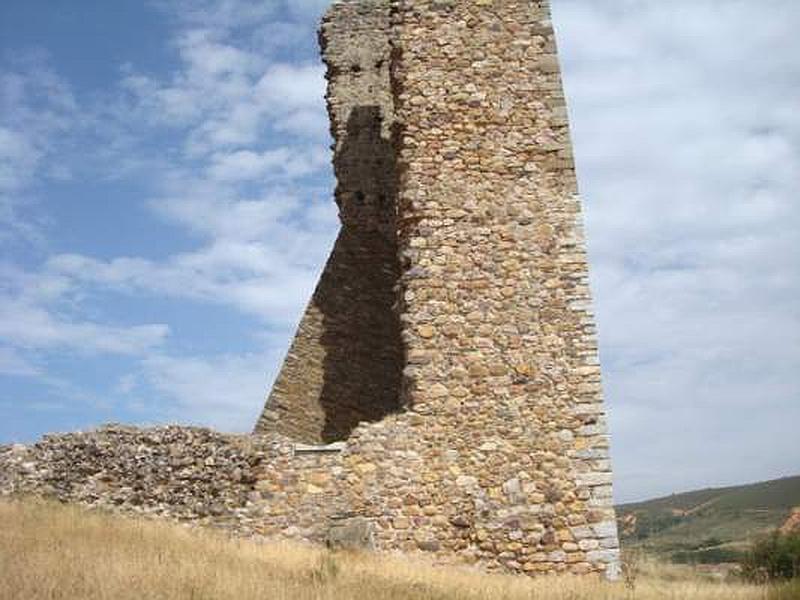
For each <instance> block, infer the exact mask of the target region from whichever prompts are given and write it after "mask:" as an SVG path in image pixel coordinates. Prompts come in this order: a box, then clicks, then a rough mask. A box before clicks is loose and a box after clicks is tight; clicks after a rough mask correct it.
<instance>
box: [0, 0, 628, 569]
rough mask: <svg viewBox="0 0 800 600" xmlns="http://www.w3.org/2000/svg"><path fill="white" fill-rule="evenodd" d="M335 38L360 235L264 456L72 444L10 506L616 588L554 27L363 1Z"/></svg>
mask: <svg viewBox="0 0 800 600" xmlns="http://www.w3.org/2000/svg"><path fill="white" fill-rule="evenodd" d="M321 39H322V44H323V49H324V56H325V59H326V62H327V64H328V79H329V92H328V102H329V110H330V114H331V120H332V128H333V131H334V135H335V138H336V148H335V156H334V163H335V170H336V174H337V179H338V186H337V190H336V199H337V202H338V204H339V207H340V214H341V218H342V232H341V233H340V236H339V239H338V241H337V243H336V247H335V249H334V252H333V254H332V256H331V259H330V260H329V263H328V265H327V267H326V270H325V272H324V274H323V276H322V279H321V281H320V284H319V286H318V288H317V291H316V292H315V295H314V298H313V299H312V302H311V304H310V306H309V308H308V310H307V312H306V315H305V316H304V318H303V321H302V323H301V326H300V328H299V331H298V334H297V337H296V338H295V341H294V344H293V345H292V350H291V351H290V354H289V356H288V357H287V360H286V363H285V365H284V368H283V371H282V372H281V375H280V377H279V378H278V381H277V383H276V386H275V388H274V389H273V392H272V395H271V396H270V399H269V402H268V403H267V407H266V409H265V412H264V415H263V417H262V419H261V420H260V422H259V425H258V426H257V428H256V430H257V432H258V433H260V434H263V435H254V436H251V437H235V436H234V437H232V436H220V435H219V434H213V433H211V432H203V433H198V431H197V430H191V429H182V428H169V429H166V430H147V431H139V430H119V429H114V428H112V429H110V430H103V431H100V432H96V433H93V434H75V436H72V437H70V436H54V437H50V438H47V439H45V440H44V441H43V442H41V443H40V444H39V445H36V446H33V447H29V448H22V447H18V448H11V449H5V450H0V493H14V492H26V491H28V492H34V493H43V494H51V495H56V496H57V497H60V498H62V499H65V500H71V501H79V502H83V503H89V504H101V505H117V506H119V507H121V508H122V509H123V510H126V511H135V512H148V513H149V512H156V513H157V514H166V515H168V516H175V517H176V518H181V519H188V520H197V521H199V522H203V523H210V524H219V525H222V526H225V527H229V528H231V529H234V530H236V531H239V532H241V533H243V534H263V535H281V536H286V537H296V538H302V539H311V540H318V541H321V540H324V539H325V538H326V537H329V536H330V535H331V531H338V530H339V529H340V526H341V523H342V522H343V521H344V522H347V519H353V518H356V519H358V523H359V524H360V525H359V526H361V525H363V524H364V523H369V524H370V527H371V528H372V532H371V536H370V537H372V538H373V540H374V545H375V547H376V548H377V549H378V550H381V551H390V550H401V551H404V552H424V553H427V554H429V555H430V556H431V557H432V558H434V559H435V560H436V561H438V562H466V563H474V564H478V565H481V566H483V567H486V568H489V569H501V570H506V571H511V572H521V573H528V574H535V573H549V572H572V573H590V572H605V573H606V574H607V575H609V576H614V575H615V573H616V569H617V565H618V554H619V550H618V541H617V532H616V525H615V519H614V510H613V505H612V496H611V466H610V462H609V454H608V435H607V432H606V425H605V416H604V409H603V399H602V392H601V386H600V371H599V366H598V360H597V346H596V342H595V337H594V328H593V318H592V316H591V314H590V312H589V305H590V298H589V289H588V285H587V281H586V274H587V263H586V257H585V252H584V241H583V234H582V231H581V223H580V220H581V217H580V201H579V199H578V196H577V186H576V180H575V174H574V168H573V162H572V156H571V150H570V141H569V132H568V128H567V113H566V108H565V103H564V96H563V92H562V88H561V81H560V76H559V68H558V61H557V58H556V47H555V39H554V35H553V30H552V25H551V23H550V17H549V13H548V8H547V6H546V4H545V3H544V2H542V1H534V0H528V1H525V2H520V1H514V0H472V1H470V2H461V1H454V0H394V1H393V2H391V4H390V3H389V2H388V0H386V1H383V2H380V1H372V2H342V3H337V4H335V5H334V6H333V7H332V9H331V11H330V12H329V14H328V16H327V17H326V20H325V21H324V23H323V28H322V35H321ZM390 45H391V51H390ZM387 58H388V61H387ZM389 69H390V70H391V78H390V71H389ZM390 93H391V95H390ZM390 130H391V132H392V135H391V137H390ZM345 438H346V443H345V444H344V445H343V446H342V447H341V448H340V447H335V448H330V447H325V448H316V449H315V448H304V447H302V446H298V445H297V444H296V443H295V442H297V441H301V442H320V441H329V440H341V439H345ZM98 482H100V483H102V485H99V483H98ZM98 486H99V487H98ZM98 490H99V491H98ZM134 499H135V500H134ZM173 504H174V506H175V507H176V508H174V509H173V508H172V507H173Z"/></svg>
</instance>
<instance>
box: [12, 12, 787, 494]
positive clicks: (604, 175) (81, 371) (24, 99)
mask: <svg viewBox="0 0 800 600" xmlns="http://www.w3.org/2000/svg"><path fill="white" fill-rule="evenodd" d="M552 4H553V13H554V22H555V25H556V30H557V34H558V38H559V44H560V50H561V55H562V63H563V69H564V79H565V85H566V91H567V95H568V100H569V106H570V114H571V120H572V130H573V138H574V143H575V153H576V157H577V162H578V169H579V180H580V185H581V191H582V195H583V197H584V203H585V209H586V222H587V233H588V237H589V248H590V258H591V263H592V284H593V289H594V293H595V298H596V312H597V317H598V324H599V333H600V342H601V353H602V361H603V364H604V380H605V388H606V395H607V398H608V406H609V413H610V421H611V430H612V435H613V444H614V445H613V453H614V460H615V469H616V482H617V487H616V494H617V499H618V500H627V499H632V498H641V497H646V496H651V495H656V494H661V493H669V492H671V491H677V490H683V489H690V488H693V487H698V486H704V485H713V484H726V483H735V482H739V481H746V480H757V479H763V478H769V477H775V476H780V475H787V474H794V473H797V472H799V471H800V468H799V467H800V441H798V436H797V435H796V424H797V423H798V422H800V375H798V373H800V314H799V313H800V310H799V309H798V306H800V303H798V302H797V298H798V296H800V277H799V276H798V274H799V273H800V258H799V256H800V252H798V247H799V246H800V244H798V242H800V239H798V237H799V235H800V234H799V233H798V232H800V207H799V206H798V202H797V189H798V185H799V184H800V117H798V115H797V111H796V106H797V104H798V100H800V98H798V95H800V93H799V92H798V90H800V65H799V64H798V63H797V60H796V57H797V56H800V38H798V37H797V36H796V35H795V31H796V29H797V27H798V26H800V5H798V4H797V3H796V2H794V0H765V1H764V2H761V3H758V5H755V4H753V3H752V2H746V1H740V0H725V1H724V2H723V1H720V0H691V1H689V0H679V1H676V2H670V3H664V2H661V1H655V0H615V1H614V2H610V1H609V2H597V1H596V0H553V2H552ZM326 5H327V2H326V1H324V0H292V1H291V2H288V1H287V2H281V1H278V0H274V1H269V0H259V1H258V2H253V1H246V0H194V1H188V0H173V1H167V0H163V1H151V2H139V1H135V2H134V1H132V0H125V1H123V0H120V1H119V2H113V3H112V2H101V1H99V0H76V1H71V2H67V1H64V0H62V1H57V2H53V1H52V0H48V1H46V2H45V1H44V0H24V1H23V0H5V1H4V2H3V3H2V4H0V442H9V441H31V440H34V439H35V438H36V437H38V436H39V435H41V434H42V433H45V432H47V431H53V430H57V431H64V430H71V429H82V428H89V427H92V426H95V425H97V424H100V423H102V422H106V421H125V422H133V423H141V424H146V423H161V422H191V423H197V424H205V425H211V426H214V427H217V428H220V429H223V430H231V431H245V430H248V429H249V428H250V427H251V425H252V423H253V422H254V420H255V418H256V415H257V413H258V412H259V410H260V409H261V406H262V403H263V399H264V396H265V394H266V391H267V389H268V386H269V383H270V382H271V380H272V378H273V377H274V375H275V373H276V371H277V369H278V367H279V365H280V361H281V359H282V356H283V353H284V352H285V348H286V346H287V344H288V342H289V340H290V337H291V334H292V331H293V328H294V325H295V323H296V321H297V319H298V318H299V315H300V313H301V311H302V309H303V307H304V305H305V303H306V301H307V299H308V296H309V294H310V292H311V290H312V288H313V285H314V283H315V281H316V277H317V274H318V272H319V270H320V269H321V266H322V264H323V262H324V260H325V258H326V256H327V253H328V251H329V248H330V245H331V243H332V240H333V238H334V236H335V234H336V229H337V219H336V211H335V206H334V203H333V201H332V189H333V180H332V175H331V169H330V166H329V161H330V155H329V144H330V139H329V136H328V126H327V120H326V116H325V110H324V99H323V94H324V79H323V77H322V75H323V69H322V66H321V64H320V62H319V59H318V55H317V47H316V33H315V29H316V24H317V21H318V18H319V15H320V13H321V12H322V10H324V8H325V6H326Z"/></svg>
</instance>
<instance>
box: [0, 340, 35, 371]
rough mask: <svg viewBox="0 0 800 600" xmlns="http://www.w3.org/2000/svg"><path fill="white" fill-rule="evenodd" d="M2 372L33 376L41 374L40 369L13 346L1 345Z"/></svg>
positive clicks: (0, 369)
mask: <svg viewBox="0 0 800 600" xmlns="http://www.w3.org/2000/svg"><path fill="white" fill-rule="evenodd" d="M0 374H3V375H14V376H17V377H33V376H36V375H39V374H40V370H39V369H38V368H37V367H36V366H35V365H34V364H32V363H31V362H30V361H28V360H27V359H26V358H25V357H23V356H21V355H20V354H19V352H17V351H16V350H14V349H13V348H4V347H2V346H0Z"/></svg>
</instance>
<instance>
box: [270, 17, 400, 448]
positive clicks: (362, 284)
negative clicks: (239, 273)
mask: <svg viewBox="0 0 800 600" xmlns="http://www.w3.org/2000/svg"><path fill="white" fill-rule="evenodd" d="M320 43H321V46H322V51H323V58H324V60H325V63H326V64H327V67H328V73H327V78H328V95H327V99H328V112H329V114H330V118H331V131H332V133H333V136H334V140H335V147H334V150H335V151H334V171H335V174H336V178H337V188H336V203H337V204H338V206H339V216H340V219H341V222H342V228H341V231H340V232H339V236H338V238H337V240H336V244H335V246H334V249H333V252H332V253H331V255H330V257H329V259H328V262H327V264H326V266H325V270H324V271H323V273H322V276H321V278H320V281H319V283H318V285H317V288H316V290H315V292H314V295H313V297H312V299H311V302H310V304H309V306H308V307H307V309H306V312H305V314H304V315H303V318H302V320H301V322H300V325H299V326H298V330H297V333H296V335H295V339H294V341H293V343H292V346H291V348H290V350H289V353H288V355H287V357H286V360H285V362H284V365H283V368H282V370H281V372H280V374H279V376H278V378H277V380H276V382H275V385H274V387H273V389H272V392H271V394H270V396H269V398H268V400H267V405H266V407H265V410H264V414H263V415H262V417H261V419H260V420H259V422H258V424H257V426H256V432H260V433H266V432H279V433H283V434H286V435H288V436H289V437H292V438H293V439H296V440H298V441H303V442H310V443H319V442H331V441H336V440H341V439H345V438H347V437H348V435H349V434H350V432H351V431H352V429H353V428H354V427H355V426H356V425H358V423H360V422H363V421H376V420H379V419H381V418H382V417H384V416H386V415H387V414H389V413H391V412H395V411H397V410H398V409H399V387H400V379H401V371H402V367H403V353H402V349H401V343H400V325H399V320H398V316H397V311H396V306H395V305H396V296H397V292H396V287H395V286H396V284H397V280H398V277H399V265H398V259H397V243H396V234H395V230H396V225H395V213H396V194H397V192H396V182H395V178H396V176H395V153H394V150H393V147H392V145H391V143H390V141H389V139H390V134H391V131H390V130H391V126H392V122H393V117H394V115H393V109H392V96H391V90H390V86H389V8H388V2H365V3H341V4H336V5H334V7H333V8H332V9H331V11H329V13H328V15H327V16H326V18H325V20H324V21H323V24H322V28H321V30H320Z"/></svg>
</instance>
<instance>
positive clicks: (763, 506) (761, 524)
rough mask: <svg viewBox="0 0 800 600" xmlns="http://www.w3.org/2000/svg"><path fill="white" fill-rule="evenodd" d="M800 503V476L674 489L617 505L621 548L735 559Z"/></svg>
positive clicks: (689, 558)
mask: <svg viewBox="0 0 800 600" xmlns="http://www.w3.org/2000/svg"><path fill="white" fill-rule="evenodd" d="M796 506H800V476H796V477H785V478H783V479H775V480H773V481H764V482H761V483H753V484H749V485H738V486H733V487H725V488H712V489H705V490H698V491H694V492H686V493H683V494H673V495H671V496H665V497H663V498H656V499H654V500H646V501H644V502H632V503H628V504H620V505H619V506H617V519H618V521H619V530H620V536H621V540H622V545H623V547H626V548H639V549H642V550H644V551H646V552H648V553H652V554H656V555H658V556H660V557H662V558H668V559H671V560H673V561H674V562H697V563H719V562H730V561H735V560H737V559H738V558H739V557H740V556H741V554H742V552H743V551H744V550H745V549H746V548H747V546H748V544H749V543H750V541H752V540H753V538H755V537H757V536H758V535H760V534H763V533H765V532H768V531H771V530H773V529H776V528H778V527H780V526H781V525H782V524H783V523H784V522H785V521H786V519H787V518H788V517H789V515H790V514H791V512H792V508H793V507H796Z"/></svg>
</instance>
